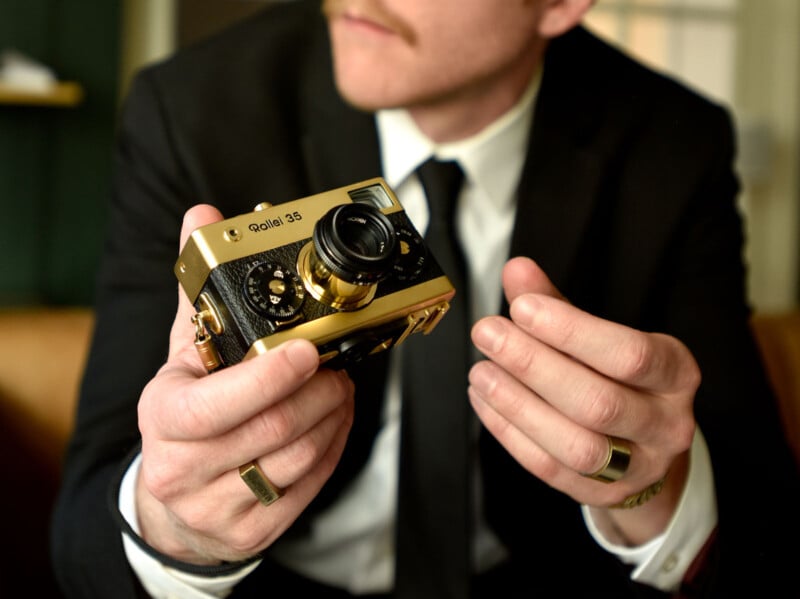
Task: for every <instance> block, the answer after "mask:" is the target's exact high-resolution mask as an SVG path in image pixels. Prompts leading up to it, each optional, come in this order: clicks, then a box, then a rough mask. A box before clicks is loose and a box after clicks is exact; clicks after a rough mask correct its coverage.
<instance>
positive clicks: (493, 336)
mask: <svg viewBox="0 0 800 599" xmlns="http://www.w3.org/2000/svg"><path fill="white" fill-rule="evenodd" d="M504 338H505V327H504V326H503V325H502V324H500V323H499V322H498V321H497V320H496V319H494V318H487V319H484V320H482V321H480V322H479V323H478V324H476V325H475V328H474V329H473V330H472V340H473V342H474V343H475V345H476V346H477V348H478V349H479V350H480V351H482V352H484V353H487V352H492V353H493V352H496V351H498V350H499V349H500V347H501V346H502V345H503V339H504Z"/></svg>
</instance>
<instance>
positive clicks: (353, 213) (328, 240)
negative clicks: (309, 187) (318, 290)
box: [313, 203, 397, 285]
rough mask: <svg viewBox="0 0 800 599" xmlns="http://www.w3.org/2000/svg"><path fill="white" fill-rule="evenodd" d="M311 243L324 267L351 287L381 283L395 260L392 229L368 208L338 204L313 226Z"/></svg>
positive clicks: (369, 206)
mask: <svg viewBox="0 0 800 599" xmlns="http://www.w3.org/2000/svg"><path fill="white" fill-rule="evenodd" d="M313 241H314V251H315V254H316V257H317V258H318V259H319V260H320V261H321V262H322V263H323V264H324V265H325V267H326V268H327V269H328V270H330V272H331V273H332V274H333V275H334V276H336V277H338V278H340V279H342V280H343V281H346V282H348V283H353V284H355V285H372V284H374V283H377V282H378V281H380V280H382V279H384V278H385V277H386V275H387V274H388V273H389V271H390V269H391V268H392V264H393V263H394V260H395V251H396V246H397V242H396V235H395V231H394V227H393V226H392V223H391V222H390V221H389V219H388V218H386V215H384V214H383V213H382V212H381V211H380V210H378V208H376V207H375V206H372V205H370V204H364V203H353V204H342V205H340V206H336V207H335V208H333V209H332V210H330V211H328V212H327V213H326V214H325V215H324V216H323V217H322V218H321V219H320V220H319V221H318V222H317V224H316V225H315V227H314V235H313Z"/></svg>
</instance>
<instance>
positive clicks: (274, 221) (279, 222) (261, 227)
mask: <svg viewBox="0 0 800 599" xmlns="http://www.w3.org/2000/svg"><path fill="white" fill-rule="evenodd" d="M299 220H303V215H302V214H300V212H298V211H297V210H295V211H294V212H291V213H287V214H284V215H283V216H278V217H276V218H268V219H266V220H265V221H263V222H260V223H253V224H252V225H249V226H248V227H247V228H248V229H250V230H251V231H252V232H253V233H258V232H259V231H268V230H269V229H274V228H275V227H281V226H283V225H285V224H286V223H294V222H297V221H299Z"/></svg>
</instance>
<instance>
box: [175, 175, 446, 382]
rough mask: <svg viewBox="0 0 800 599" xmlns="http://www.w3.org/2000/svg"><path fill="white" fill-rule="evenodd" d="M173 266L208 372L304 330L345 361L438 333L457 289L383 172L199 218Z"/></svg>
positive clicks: (329, 355)
mask: <svg viewBox="0 0 800 599" xmlns="http://www.w3.org/2000/svg"><path fill="white" fill-rule="evenodd" d="M175 275H176V276H177V278H178V281H179V282H180V284H181V286H182V287H183V289H184V291H185V292H186V294H187V295H188V296H189V299H190V300H191V301H192V303H193V304H194V306H195V308H196V310H197V313H196V314H195V316H194V318H193V321H194V323H195V327H196V339H195V344H196V345H197V348H198V351H199V352H200V354H201V356H202V357H203V360H204V363H205V365H206V368H208V369H209V370H215V369H217V368H219V367H222V366H226V365H231V364H235V363H237V362H239V361H241V360H243V359H246V358H250V357H252V356H254V355H257V354H260V353H264V352H266V351H269V350H270V349H271V348H273V347H275V346H277V345H278V344H280V343H282V342H283V341H285V340H287V339H290V338H297V337H300V338H304V339H308V340H309V341H311V342H312V343H314V344H315V345H316V346H317V349H318V351H319V354H320V359H321V361H322V362H324V363H326V366H330V367H332V368H343V367H346V366H347V365H348V364H352V363H354V362H359V361H361V360H363V359H364V358H365V357H366V356H369V355H372V354H376V353H379V352H382V351H385V350H388V349H389V348H391V347H394V346H396V345H399V344H400V343H402V342H403V341H404V340H405V339H406V338H407V337H408V336H409V335H411V334H414V333H426V334H427V333H429V332H430V331H432V330H433V328H434V327H435V326H436V325H437V324H438V323H439V321H440V320H441V319H442V317H443V316H444V315H445V313H446V312H447V310H448V308H449V301H450V299H451V298H452V297H453V295H454V293H455V290H454V288H453V286H452V284H451V283H450V280H449V279H448V278H447V276H445V274H444V273H443V272H442V270H441V268H440V266H439V265H438V263H437V262H436V260H435V258H434V257H433V256H432V255H431V253H430V251H429V250H428V248H427V246H426V245H425V242H424V240H423V238H422V236H421V235H420V234H419V232H418V231H417V230H416V229H415V228H414V226H413V225H412V223H411V221H410V220H409V218H408V216H407V215H406V213H405V211H404V210H403V207H402V206H401V205H400V203H399V202H398V201H397V197H396V196H395V195H394V192H393V191H392V190H391V189H390V188H389V187H388V185H387V184H386V182H385V181H384V180H383V179H382V178H380V177H378V178H375V179H369V180H366V181H362V182H360V183H355V184H352V185H348V186H345V187H341V188H338V189H334V190H331V191H326V192H323V193H319V194H316V195H312V196H309V197H306V198H301V199H298V200H294V201H291V202H287V203H284V204H279V205H275V206H272V205H269V204H260V205H258V206H256V209H255V210H254V211H253V212H250V213H247V214H243V215H240V216H236V217H233V218H230V219H226V220H223V221H220V222H217V223H213V224H210V225H206V226H204V227H200V228H198V229H197V230H195V231H194V232H193V233H192V234H191V236H190V238H189V240H188V241H187V243H186V245H185V246H184V248H183V250H182V251H181V254H180V256H179V257H178V261H177V262H176V264H175Z"/></svg>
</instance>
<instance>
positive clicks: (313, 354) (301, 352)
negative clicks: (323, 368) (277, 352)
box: [283, 339, 319, 375]
mask: <svg viewBox="0 0 800 599" xmlns="http://www.w3.org/2000/svg"><path fill="white" fill-rule="evenodd" d="M283 351H284V352H285V354H286V359H287V360H289V363H290V364H291V365H292V366H294V368H295V369H296V370H297V372H298V374H304V375H309V374H311V373H313V372H314V371H315V370H316V369H317V367H318V366H319V354H318V353H317V350H316V348H315V347H314V346H313V345H311V344H310V343H309V342H308V341H303V340H301V339H294V340H292V341H287V342H286V343H285V344H284V346H283Z"/></svg>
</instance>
